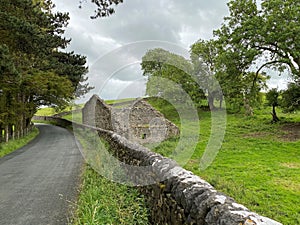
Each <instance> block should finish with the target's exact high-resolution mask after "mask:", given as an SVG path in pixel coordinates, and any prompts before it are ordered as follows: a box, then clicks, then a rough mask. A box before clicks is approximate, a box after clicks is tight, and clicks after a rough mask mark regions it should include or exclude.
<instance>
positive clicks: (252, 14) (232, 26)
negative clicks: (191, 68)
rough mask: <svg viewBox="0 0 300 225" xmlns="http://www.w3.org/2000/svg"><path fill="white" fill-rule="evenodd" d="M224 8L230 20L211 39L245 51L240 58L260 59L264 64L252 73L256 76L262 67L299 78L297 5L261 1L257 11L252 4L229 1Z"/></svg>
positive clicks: (252, 1) (288, 1)
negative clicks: (228, 12)
mask: <svg viewBox="0 0 300 225" xmlns="http://www.w3.org/2000/svg"><path fill="white" fill-rule="evenodd" d="M228 6H229V11H230V16H229V17H226V18H225V22H224V24H223V25H222V28H221V29H220V30H218V31H216V32H215V35H216V36H219V37H222V36H223V37H224V36H225V39H226V38H227V39H229V40H230V43H231V44H234V45H235V46H237V47H238V48H239V49H246V50H247V54H243V56H244V57H247V58H249V59H250V60H252V61H254V60H255V59H257V58H258V57H262V56H264V57H265V58H266V62H265V63H263V65H261V66H260V68H259V69H258V70H257V71H256V75H257V76H258V74H259V72H260V71H261V70H262V69H263V68H264V67H273V68H275V69H277V70H278V71H279V72H282V71H283V70H284V69H286V68H289V69H290V71H291V73H292V74H293V75H294V77H295V78H297V77H298V78H299V77H300V54H299V52H300V37H299V35H298V33H299V32H300V24H299V11H300V2H299V1H293V0H285V1H280V0H263V1H262V4H261V9H260V10H259V9H258V7H257V3H256V1H255V0H234V1H233V0H232V1H230V2H229V3H228ZM249 56H251V57H249ZM251 58H252V59H251ZM254 82H255V80H254Z"/></svg>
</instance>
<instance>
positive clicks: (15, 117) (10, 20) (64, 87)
mask: <svg viewBox="0 0 300 225" xmlns="http://www.w3.org/2000/svg"><path fill="white" fill-rule="evenodd" d="M53 7H54V5H53V4H52V2H51V1H50V0H45V1H43V0H37V1H34V2H32V1H31V0H15V1H9V0H3V1H2V2H1V5H0V19H1V24H0V40H1V41H0V56H1V65H2V66H1V81H0V83H1V86H0V89H1V93H0V100H1V108H0V109H1V111H0V129H1V130H2V128H3V127H5V130H6V136H7V135H8V133H11V130H15V131H16V132H19V133H20V134H21V135H22V132H23V131H24V129H25V128H27V127H28V126H29V124H30V120H31V117H32V116H33V114H34V113H35V112H36V110H37V108H38V107H39V106H41V105H51V106H56V107H60V108H61V107H64V106H66V105H67V104H68V103H69V101H70V100H72V99H73V98H74V92H75V90H76V88H77V86H78V84H79V82H80V81H82V80H84V77H83V76H84V75H85V73H86V72H87V68H86V67H85V63H86V60H85V57H83V56H80V55H76V54H74V53H73V52H70V53H68V52H63V51H61V50H62V49H65V48H66V47H67V45H68V44H69V43H70V40H68V39H66V38H65V37H63V34H64V29H65V27H66V26H67V24H68V20H69V16H68V14H67V13H60V12H57V13H53V12H52V10H53ZM84 88H87V87H84ZM12 128H15V129H12Z"/></svg>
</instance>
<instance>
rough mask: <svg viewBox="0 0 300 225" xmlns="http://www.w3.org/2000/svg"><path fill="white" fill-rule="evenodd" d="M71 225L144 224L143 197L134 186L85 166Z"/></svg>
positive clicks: (146, 221) (146, 222) (145, 218)
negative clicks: (111, 178) (119, 182)
mask: <svg viewBox="0 0 300 225" xmlns="http://www.w3.org/2000/svg"><path fill="white" fill-rule="evenodd" d="M82 180H83V181H82V187H81V192H80V195H79V199H78V202H77V211H76V219H75V221H74V223H73V224H74V225H83V224H124V225H127V224H139V225H143V224H148V212H147V209H146V208H145V203H144V198H143V196H140V194H139V193H138V191H137V190H136V189H134V188H131V187H128V186H125V185H121V184H118V183H114V182H112V181H109V180H107V179H106V178H104V177H102V176H100V175H99V174H98V173H96V172H95V171H94V170H93V169H92V168H90V167H89V166H86V168H85V171H84V173H83V176H82Z"/></svg>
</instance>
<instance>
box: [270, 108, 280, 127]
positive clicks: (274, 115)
mask: <svg viewBox="0 0 300 225" xmlns="http://www.w3.org/2000/svg"><path fill="white" fill-rule="evenodd" d="M271 114H272V117H273V120H272V122H273V123H277V122H278V121H279V118H278V117H277V114H276V106H275V105H273V112H272V113H271Z"/></svg>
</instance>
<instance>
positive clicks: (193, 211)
mask: <svg viewBox="0 0 300 225" xmlns="http://www.w3.org/2000/svg"><path fill="white" fill-rule="evenodd" d="M43 118H44V119H46V118H45V117H43ZM41 119H42V118H41ZM48 120H57V122H58V124H63V125H68V126H69V125H71V124H72V122H70V121H67V120H64V119H59V118H55V117H51V119H48ZM73 129H74V131H76V130H84V131H83V132H82V133H87V132H93V133H95V132H97V134H98V135H99V138H101V139H104V140H105V141H106V142H107V143H109V146H110V148H109V153H110V154H111V155H113V156H114V157H115V158H116V159H118V160H119V161H120V166H121V168H123V171H122V172H123V175H125V176H126V177H127V178H130V179H131V181H132V184H135V183H136V184H138V183H140V184H141V183H143V182H144V183H149V185H144V186H143V185H139V186H138V187H137V188H139V190H140V191H141V193H143V194H144V195H145V196H146V198H147V200H148V207H149V210H150V215H151V218H150V221H151V224H159V225H160V224H162V225H166V224H168V225H184V224H188V225H191V224H196V225H282V224H281V223H279V222H276V221H274V220H272V219H269V218H266V217H263V216H260V215H258V214H256V213H254V212H251V211H250V210H248V209H247V208H246V207H244V206H243V205H240V204H238V203H236V202H235V201H234V200H233V199H232V198H230V197H228V196H226V195H224V194H223V193H220V192H218V191H216V190H215V189H214V188H213V187H212V186H211V185H210V184H209V183H207V182H206V181H204V180H203V179H201V178H200V177H198V176H196V175H194V174H193V173H192V172H190V171H187V170H185V169H183V168H181V167H180V166H179V165H178V164H177V163H176V162H175V161H173V160H171V159H168V158H165V157H163V156H161V155H159V154H156V153H154V152H151V151H150V150H148V149H147V148H145V147H143V146H141V145H139V144H136V143H133V142H131V141H129V140H127V139H126V138H124V137H122V136H120V135H118V134H116V133H114V132H112V131H109V130H104V129H100V128H96V127H91V126H88V125H82V124H77V123H73ZM128 165H129V166H128ZM145 167H146V168H148V170H144V169H143V168H145ZM139 168H141V169H139Z"/></svg>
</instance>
